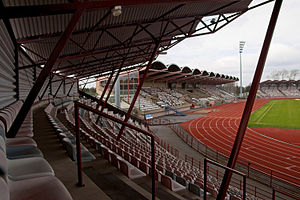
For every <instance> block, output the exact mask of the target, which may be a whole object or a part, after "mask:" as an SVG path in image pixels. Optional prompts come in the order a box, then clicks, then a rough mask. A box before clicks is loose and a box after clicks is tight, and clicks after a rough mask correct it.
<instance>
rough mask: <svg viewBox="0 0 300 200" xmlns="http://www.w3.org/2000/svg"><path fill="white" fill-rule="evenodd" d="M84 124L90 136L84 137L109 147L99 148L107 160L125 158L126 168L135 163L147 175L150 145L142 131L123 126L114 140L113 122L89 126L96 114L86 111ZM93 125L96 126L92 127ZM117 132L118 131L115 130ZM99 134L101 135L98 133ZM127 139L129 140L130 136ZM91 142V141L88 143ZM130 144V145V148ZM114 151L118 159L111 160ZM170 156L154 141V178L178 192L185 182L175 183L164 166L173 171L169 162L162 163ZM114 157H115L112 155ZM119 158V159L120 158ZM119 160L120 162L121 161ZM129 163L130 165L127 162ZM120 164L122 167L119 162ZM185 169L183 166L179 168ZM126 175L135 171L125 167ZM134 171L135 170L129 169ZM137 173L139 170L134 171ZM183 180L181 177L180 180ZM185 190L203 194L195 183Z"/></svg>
mask: <svg viewBox="0 0 300 200" xmlns="http://www.w3.org/2000/svg"><path fill="white" fill-rule="evenodd" d="M81 121H82V122H83V123H82V124H84V125H85V126H86V128H88V129H89V133H90V135H88V136H85V137H86V138H89V140H94V143H97V141H98V142H100V144H101V145H100V147H98V149H108V150H102V151H104V153H103V154H104V155H105V157H106V158H107V159H108V160H112V162H114V163H115V164H116V163H118V162H123V160H125V161H127V162H125V163H126V165H128V166H130V167H129V168H130V169H132V166H131V165H133V166H135V167H136V169H139V170H140V171H142V172H144V173H145V174H147V175H151V159H150V156H149V155H150V152H151V148H150V144H149V143H148V142H147V141H149V139H148V140H147V138H145V136H144V135H142V134H137V133H135V132H134V131H133V130H129V129H126V137H122V138H121V140H120V142H116V141H115V138H116V135H117V133H114V132H112V131H111V130H113V129H114V128H113V127H112V124H111V123H110V122H109V121H110V120H107V124H108V125H107V127H106V128H102V127H100V126H98V125H96V124H94V123H93V127H92V126H91V125H89V123H88V122H87V121H89V122H93V121H95V116H93V115H92V114H89V119H88V120H84V119H81ZM95 127H96V128H95ZM116 132H118V131H116ZM99 133H101V134H99ZM129 138H130V139H129ZM90 143H92V142H90ZM129 147H130V148H129ZM112 153H115V154H117V155H118V156H117V157H118V161H115V160H114V159H111V158H110V156H111V155H110V154H112ZM166 155H169V153H167V152H166V150H165V149H163V148H162V147H160V145H158V144H156V179H157V180H158V181H160V182H162V183H163V184H164V185H165V186H167V187H168V188H169V189H171V190H173V191H178V190H182V189H185V188H187V185H188V184H187V182H186V181H185V185H182V184H181V183H182V182H181V183H178V181H176V180H180V178H179V177H181V175H182V174H180V176H177V178H175V176H172V177H170V176H168V173H166V172H167V170H165V167H166V168H168V169H170V170H172V164H171V163H168V164H165V162H166V160H169V157H173V156H170V155H169V156H166ZM112 157H114V156H112ZM121 158H122V159H121ZM120 160H121V161H120ZM129 163H130V164H131V165H130V164H129ZM116 166H118V165H116ZM119 166H121V165H120V164H119ZM127 168H128V167H127ZM184 170H186V168H185V169H182V171H184ZM125 171H126V172H125V174H126V175H127V176H128V177H130V178H132V175H130V174H135V173H130V172H128V171H127V170H125ZM131 171H134V172H136V173H137V170H131ZM137 174H139V173H137ZM181 180H182V179H181ZM187 189H190V190H191V191H193V192H194V193H196V194H198V195H202V193H203V192H202V190H201V189H200V187H199V186H197V185H195V184H190V185H189V187H188V188H187Z"/></svg>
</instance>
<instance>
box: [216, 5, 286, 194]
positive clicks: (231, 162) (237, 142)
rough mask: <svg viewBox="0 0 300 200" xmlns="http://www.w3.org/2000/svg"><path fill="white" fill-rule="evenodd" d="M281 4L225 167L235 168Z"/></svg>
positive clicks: (227, 174) (222, 190) (275, 11)
mask: <svg viewBox="0 0 300 200" xmlns="http://www.w3.org/2000/svg"><path fill="white" fill-rule="evenodd" d="M281 4H282V0H276V1H275V5H274V8H273V12H272V16H271V19H270V22H269V27H268V30H267V33H266V36H265V41H264V44H263V47H262V50H261V54H260V57H259V60H258V64H257V67H256V71H255V74H254V77H253V81H252V85H251V88H250V92H249V96H248V99H247V102H246V105H245V109H244V112H243V116H242V118H241V122H240V126H239V129H238V132H237V135H236V138H235V142H234V144H233V148H232V151H231V154H230V157H229V161H228V164H227V166H228V167H229V168H234V167H235V164H236V161H237V158H238V155H239V152H240V148H241V146H242V142H243V138H244V135H245V131H246V129H247V125H248V121H249V118H250V114H251V111H252V108H253V105H254V101H255V98H256V93H257V89H258V85H259V82H260V79H261V76H262V73H263V69H264V65H265V62H266V59H267V55H268V51H269V47H270V43H271V40H272V36H273V33H274V29H275V25H276V22H277V18H278V15H279V12H280V7H281ZM231 177H232V173H231V172H229V171H228V170H226V172H225V174H224V178H223V181H222V184H221V186H220V190H219V194H218V197H217V199H222V200H223V199H225V197H226V192H227V189H228V187H229V183H230V180H231Z"/></svg>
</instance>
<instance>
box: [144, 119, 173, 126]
mask: <svg viewBox="0 0 300 200" xmlns="http://www.w3.org/2000/svg"><path fill="white" fill-rule="evenodd" d="M147 123H148V125H150V126H160V125H171V124H175V123H176V122H175V121H173V120H170V119H166V118H153V119H149V120H147Z"/></svg>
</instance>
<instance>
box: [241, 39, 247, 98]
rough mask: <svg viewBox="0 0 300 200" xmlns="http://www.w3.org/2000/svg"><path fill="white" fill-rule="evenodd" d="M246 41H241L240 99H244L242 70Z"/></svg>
mask: <svg viewBox="0 0 300 200" xmlns="http://www.w3.org/2000/svg"><path fill="white" fill-rule="evenodd" d="M245 43H246V42H245V41H240V51H239V52H240V98H242V97H243V70H242V53H243V49H244V46H245Z"/></svg>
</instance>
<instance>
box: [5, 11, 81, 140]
mask: <svg viewBox="0 0 300 200" xmlns="http://www.w3.org/2000/svg"><path fill="white" fill-rule="evenodd" d="M84 10H85V9H84V8H79V9H78V10H76V12H75V13H74V15H73V16H72V19H71V20H70V22H69V24H68V27H67V28H66V30H65V31H64V33H63V35H62V36H61V38H60V39H59V41H58V42H57V44H56V46H55V48H54V49H53V51H52V53H51V55H50V57H49V59H48V61H47V63H46V65H45V67H44V68H43V70H42V71H41V73H40V74H39V76H38V78H37V80H36V81H35V84H34V85H33V86H32V88H31V90H30V92H29V94H28V96H27V97H26V100H25V102H24V104H23V106H22V107H21V109H20V112H19V113H18V115H17V117H16V118H15V120H14V122H13V124H12V126H11V128H10V130H9V131H8V133H7V136H8V137H15V136H16V135H17V133H18V131H19V129H20V127H21V125H22V124H23V122H24V120H25V117H26V116H27V114H28V112H29V111H30V109H31V106H32V104H33V102H34V100H35V99H36V97H37V96H38V94H39V92H40V90H41V88H42V87H43V85H44V83H45V81H46V78H47V77H48V75H49V74H50V72H51V69H52V67H53V66H54V64H55V62H56V60H57V58H58V56H59V54H60V53H61V51H62V50H63V48H64V46H65V44H66V43H67V41H68V39H69V38H70V36H71V34H72V32H73V30H74V28H75V26H76V24H77V22H78V21H79V19H80V17H81V15H82V13H83V12H84Z"/></svg>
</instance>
